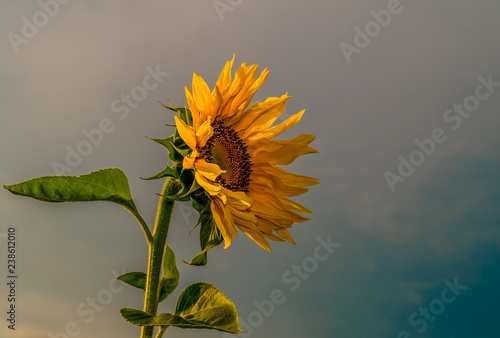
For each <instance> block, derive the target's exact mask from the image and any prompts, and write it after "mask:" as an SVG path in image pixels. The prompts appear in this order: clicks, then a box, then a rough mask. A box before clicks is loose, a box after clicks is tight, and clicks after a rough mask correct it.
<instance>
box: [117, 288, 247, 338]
mask: <svg viewBox="0 0 500 338" xmlns="http://www.w3.org/2000/svg"><path fill="white" fill-rule="evenodd" d="M120 314H121V315H122V317H123V319H125V320H126V321H127V322H129V323H132V324H134V325H138V326H177V327H180V328H185V329H188V328H191V329H214V330H219V331H224V332H229V333H240V332H243V330H241V329H240V328H239V320H238V312H237V310H236V307H235V306H234V304H233V303H232V302H231V301H230V300H229V298H227V297H226V295H224V293H222V291H220V290H219V289H217V288H216V287H215V286H214V285H212V284H208V283H202V282H200V283H194V284H191V285H189V286H188V287H186V289H184V291H182V293H181V294H180V295H179V298H178V299H177V304H176V306H175V314H170V313H162V314H160V315H158V316H153V315H151V314H149V313H146V312H144V311H140V310H136V309H130V308H123V309H120Z"/></svg>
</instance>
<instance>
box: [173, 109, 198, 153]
mask: <svg viewBox="0 0 500 338" xmlns="http://www.w3.org/2000/svg"><path fill="white" fill-rule="evenodd" d="M174 119H175V125H176V127H177V131H178V132H179V135H180V136H181V138H182V139H183V140H184V142H185V143H186V144H187V145H188V146H189V148H191V149H193V150H196V136H195V132H194V129H193V128H192V127H190V126H188V125H187V124H186V123H184V121H182V120H181V119H180V118H178V117H177V116H174Z"/></svg>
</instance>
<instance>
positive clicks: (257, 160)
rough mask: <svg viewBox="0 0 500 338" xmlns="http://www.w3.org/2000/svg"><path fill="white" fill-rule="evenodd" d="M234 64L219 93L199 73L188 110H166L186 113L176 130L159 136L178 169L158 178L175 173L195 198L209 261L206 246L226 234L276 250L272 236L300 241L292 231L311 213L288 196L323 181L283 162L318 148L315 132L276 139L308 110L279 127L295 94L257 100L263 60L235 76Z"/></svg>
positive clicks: (228, 238)
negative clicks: (240, 235) (314, 144)
mask: <svg viewBox="0 0 500 338" xmlns="http://www.w3.org/2000/svg"><path fill="white" fill-rule="evenodd" d="M233 62H234V56H233V59H232V60H231V61H228V62H227V63H226V65H225V67H224V69H223V70H222V73H221V75H220V77H219V79H218V81H217V83H216V84H215V86H214V88H213V89H212V90H210V89H209V87H208V85H207V84H206V83H205V81H204V80H203V79H202V78H201V77H200V76H199V75H197V74H194V76H193V83H192V89H189V88H188V87H186V88H185V91H186V97H187V102H188V106H189V109H188V108H186V107H184V108H175V107H167V108H169V109H171V110H175V111H176V112H177V113H178V114H179V116H175V124H176V133H175V135H174V136H172V137H170V138H168V139H165V140H156V141H158V142H160V143H162V144H163V145H165V146H166V147H167V148H168V149H169V151H170V155H169V157H170V159H171V160H172V161H174V167H173V168H169V167H168V166H167V168H166V169H165V170H164V171H163V172H162V173H160V174H158V175H156V176H155V178H157V177H160V176H166V175H169V174H172V175H175V176H176V177H177V178H179V179H181V180H182V179H183V185H184V186H185V189H184V193H183V195H182V198H187V196H190V198H191V199H192V200H193V205H194V206H195V208H196V209H197V210H198V211H200V213H201V216H200V221H199V222H198V223H201V225H202V229H201V236H205V237H207V233H208V234H209V236H208V237H209V238H208V239H206V240H205V243H203V239H202V248H203V249H204V252H202V254H205V259H206V250H208V249H209V248H210V247H213V246H215V245H218V244H220V243H221V242H222V239H223V240H224V242H225V246H224V248H227V247H228V246H229V245H230V244H231V241H232V239H233V237H237V236H238V230H239V231H241V232H243V233H244V234H245V235H247V236H248V237H250V238H251V239H253V240H254V241H255V242H256V243H257V244H258V245H260V246H261V247H262V248H264V249H266V250H269V251H271V247H270V246H269V243H268V241H267V240H273V241H281V242H283V241H285V240H287V241H288V242H290V243H291V244H295V242H294V240H293V238H292V236H291V235H290V233H289V232H288V228H290V227H291V226H292V225H293V224H296V223H300V222H304V221H306V220H308V218H306V217H303V216H301V215H299V214H306V215H311V214H312V212H311V211H310V210H308V209H307V208H305V207H303V206H302V205H300V204H298V203H296V202H294V201H292V200H290V199H289V197H292V196H297V195H300V194H303V193H305V192H306V191H308V189H307V187H308V186H311V185H314V184H317V183H318V180H317V179H315V178H312V177H307V176H303V175H296V174H292V173H290V172H288V171H286V170H284V169H283V168H281V167H279V165H288V164H290V163H292V162H293V161H294V160H295V159H296V158H297V157H299V156H301V155H304V154H309V153H316V152H318V151H317V150H315V149H314V148H312V147H310V146H309V144H310V143H311V142H312V141H313V140H314V139H315V136H313V135H309V134H302V135H299V136H297V137H295V138H293V139H290V140H275V139H274V137H275V136H277V135H279V134H281V133H282V132H284V131H286V130H288V129H290V128H291V127H293V126H294V125H296V124H297V122H299V120H300V119H301V117H302V115H303V114H304V110H303V111H301V112H298V113H296V114H295V115H293V116H291V117H289V118H288V119H286V120H285V121H283V122H282V123H279V124H275V125H273V124H274V123H275V121H276V120H277V119H278V118H279V117H280V115H281V114H282V113H283V112H284V110H285V106H286V101H287V100H288V99H289V98H290V97H291V96H289V95H288V94H285V95H282V96H280V97H269V98H267V99H266V100H265V101H264V102H258V103H255V104H250V103H251V101H252V99H253V97H254V95H255V93H256V91H257V89H259V87H260V86H261V85H262V84H263V83H264V81H265V80H266V78H267V75H268V73H269V72H268V71H267V70H264V71H262V72H261V73H260V75H259V77H257V65H251V66H247V65H246V64H245V63H243V64H242V65H241V66H240V67H239V68H238V70H237V71H236V73H235V74H234V78H232V75H231V70H232V66H233ZM209 242H210V243H209ZM217 242H218V243H217ZM197 257H198V256H197ZM195 259H196V257H195Z"/></svg>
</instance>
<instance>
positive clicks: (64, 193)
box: [4, 168, 142, 219]
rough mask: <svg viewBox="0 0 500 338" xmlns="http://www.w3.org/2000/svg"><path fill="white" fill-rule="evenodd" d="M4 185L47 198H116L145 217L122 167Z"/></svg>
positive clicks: (40, 198) (127, 207) (44, 177)
mask: <svg viewBox="0 0 500 338" xmlns="http://www.w3.org/2000/svg"><path fill="white" fill-rule="evenodd" d="M4 188H5V189H7V190H9V191H10V192H11V193H13V194H16V195H22V196H27V197H32V198H35V199H37V200H40V201H45V202H55V203H58V202H88V201H109V202H114V203H117V204H119V205H121V206H123V207H124V208H126V209H127V210H128V211H130V212H131V213H132V214H133V215H134V216H135V217H136V218H137V219H142V217H141V216H140V214H139V212H138V211H137V208H136V206H135V204H134V202H133V200H132V195H131V193H130V188H129V185H128V180H127V176H125V174H124V173H123V171H121V170H120V169H118V168H108V169H101V170H99V171H94V172H92V173H90V174H87V175H81V176H43V177H40V178H34V179H31V180H28V181H25V182H22V183H19V184H13V185H4Z"/></svg>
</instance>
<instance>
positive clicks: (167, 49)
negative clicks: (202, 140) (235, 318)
mask: <svg viewBox="0 0 500 338" xmlns="http://www.w3.org/2000/svg"><path fill="white" fill-rule="evenodd" d="M0 7H1V11H0V13H1V14H0V18H1V20H0V34H1V35H3V38H2V40H1V41H2V46H1V49H0V53H1V59H0V60H1V61H0V73H1V79H2V80H1V82H0V86H1V88H0V89H1V90H0V98H1V100H0V104H1V115H0V131H1V133H0V135H1V143H0V155H1V167H0V181H1V182H2V183H4V184H13V183H18V182H21V181H24V180H27V179H30V178H33V177H38V176H42V175H54V174H57V173H58V174H70V175H81V174H86V173H89V172H91V171H94V170H97V169H100V168H107V167H119V168H121V169H122V170H123V171H124V172H125V173H126V174H127V176H128V178H129V182H130V186H131V190H132V194H133V196H134V200H135V202H136V204H137V206H138V208H139V210H140V211H141V213H142V214H143V216H144V218H145V219H146V221H147V222H149V223H153V221H154V215H155V212H156V206H157V198H158V196H157V195H156V194H157V193H158V192H160V189H161V185H162V182H160V181H143V180H141V179H140V177H147V176H148V175H149V176H150V175H152V174H154V173H156V172H157V171H159V170H161V169H162V168H163V167H164V165H165V162H166V153H165V151H164V149H163V148H162V147H161V146H159V145H157V144H155V143H154V142H151V141H149V140H148V139H147V138H146V137H145V136H149V137H155V138H163V137H167V136H169V135H170V134H171V133H172V129H169V127H166V126H165V124H169V123H172V122H173V115H172V113H171V112H169V111H167V110H165V109H164V108H163V107H161V105H160V104H159V101H161V102H164V103H166V102H167V101H168V100H170V101H171V102H172V103H173V104H175V105H179V106H181V105H182V104H183V103H184V102H186V98H185V96H184V86H185V85H189V86H190V84H191V81H192V75H193V72H196V73H198V74H200V75H201V76H202V77H203V78H204V79H205V80H206V81H207V83H208V84H209V86H211V87H212V86H213V84H214V83H215V81H216V80H217V78H218V75H219V73H220V71H221V70H222V67H223V65H224V63H225V62H226V61H227V60H229V59H231V58H232V56H233V54H235V55H236V60H235V65H239V64H241V63H243V62H246V63H247V64H258V65H259V67H260V69H261V70H263V69H264V68H268V69H269V70H270V74H269V77H268V80H267V81H266V83H265V84H264V85H263V86H262V88H261V89H260V90H259V92H258V93H257V95H256V97H255V99H256V100H264V99H265V98H267V97H269V96H281V95H283V94H284V93H285V92H288V93H289V94H290V95H292V96H293V97H292V98H291V99H290V100H289V101H288V105H287V109H286V112H285V115H286V116H289V115H292V114H294V113H296V112H298V111H300V110H302V109H306V114H305V115H304V117H303V119H302V121H301V122H300V123H299V125H298V126H297V127H295V128H294V129H293V130H291V131H289V132H287V133H286V134H285V135H284V137H287V138H291V137H294V136H296V135H298V134H300V133H311V134H315V135H317V139H316V140H315V141H314V143H313V146H314V147H316V148H317V149H318V150H319V151H320V154H312V155H306V156H303V157H302V158H299V159H298V160H297V161H296V162H294V163H293V164H292V165H291V166H290V167H291V168H289V169H290V170H291V171H293V172H296V173H300V174H304V175H308V176H314V177H318V178H319V179H320V180H321V184H319V185H317V186H314V187H312V188H311V190H310V192H309V193H307V194H306V195H303V196H300V197H297V198H296V199H295V200H296V201H298V202H300V203H302V204H304V205H306V206H307V207H309V208H310V209H312V210H313V211H314V212H315V214H314V216H312V218H311V220H310V221H309V222H307V223H303V224H300V225H297V226H296V227H294V228H293V229H292V230H291V233H292V235H293V236H294V238H295V239H296V242H297V245H296V246H291V245H288V244H284V243H272V248H273V251H274V252H273V253H269V252H266V251H264V250H262V249H261V248H259V247H258V246H257V245H255V243H253V242H252V241H251V240H250V239H248V238H246V237H244V236H240V237H239V238H238V239H237V240H235V241H233V244H232V245H231V247H230V248H228V249H226V250H223V249H222V247H218V248H216V249H214V250H212V251H211V252H210V253H209V263H208V265H207V266H206V267H189V266H185V265H183V264H182V263H181V262H180V260H179V261H178V264H179V269H180V273H181V280H180V286H179V288H178V290H176V292H175V293H174V295H173V296H171V297H170V298H169V299H168V300H167V301H165V302H164V303H162V304H161V305H160V311H162V312H171V311H173V307H174V305H175V299H176V298H177V295H178V294H179V293H180V291H181V290H182V288H183V287H184V286H186V285H188V284H189V283H192V282H196V281H206V282H210V283H213V284H215V285H216V286H217V287H218V288H220V289H221V290H222V291H223V292H224V293H225V294H226V295H227V296H228V297H229V298H231V299H232V301H233V302H234V303H235V305H236V307H237V308H238V312H239V316H240V320H241V327H242V328H245V329H246V333H245V334H241V335H239V336H235V337H246V338H248V337H260V338H267V337H269V338H270V337H293V338H300V337H339V338H343V337H395V338H403V337H497V336H498V332H499V329H498V323H497V317H498V305H497V304H498V302H499V301H500V291H499V289H498V280H499V278H500V274H499V273H498V271H499V267H500V252H499V249H500V246H499V241H500V228H499V227H500V170H499V169H500V156H499V152H498V147H499V145H500V134H499V132H498V130H499V127H500V117H499V113H500V112H499V107H500V66H499V63H498V60H499V59H498V56H499V55H500V21H499V20H498V13H499V11H500V4H499V3H498V2H494V1H485V0H484V1H474V2H471V1H465V0H455V1H452V0H442V1H432V2H424V1H411V0H402V1H401V2H399V1H394V0H391V1H386V0H384V1H379V0H376V1H367V0H364V1H347V0H338V1H308V2H305V1H298V0H288V1H285V0H279V1H264V0H246V1H245V0H216V1H213V0H189V1H186V0H184V1H179V0H178V1H115V0H110V1H93V0H89V1H67V0H65V1H63V0H59V2H56V1H55V0H52V1H51V0H41V1H40V2H34V1H29V2H28V1H16V2H2V4H1V5H0ZM148 74H155V75H154V76H148ZM145 78H147V80H146V81H145V80H144V79H145ZM286 116H285V117H286ZM95 129H102V130H104V131H105V132H103V133H102V135H103V137H102V139H101V140H100V141H99V142H95V143H96V144H94V145H92V147H91V148H90V149H89V148H88V147H87V148H85V146H83V145H82V144H84V143H82V142H83V141H85V140H87V139H88V136H86V135H89V134H92V132H93V131H94V130H95ZM87 144H90V143H87ZM78 151H79V152H80V155H75V153H76V154H78V153H77V152H78ZM71 154H73V155H71ZM77 156H78V157H77ZM61 168H62V169H61ZM0 215H1V219H0V241H1V242H0V246H1V248H2V249H1V251H0V252H1V253H0V271H1V272H0V285H1V286H0V309H1V311H0V312H1V313H3V315H2V321H1V323H2V324H1V326H0V332H1V333H0V336H2V337H36V338H38V337H39V338H45V337H59V338H61V337H62V338H64V337H80V338H86V337H127V338H128V337H130V338H132V337H138V336H139V329H138V328H137V327H134V326H132V325H131V324H128V323H126V322H124V321H123V319H122V318H121V317H120V315H119V309H120V308H122V307H136V308H142V302H143V294H142V292H141V291H139V290H137V289H132V288H130V287H128V286H125V285H120V284H119V283H118V282H113V278H114V276H115V275H116V274H119V273H120V274H121V273H123V272H128V271H144V270H145V269H146V263H147V246H146V243H145V240H144V238H143V236H142V233H141V231H140V228H139V226H138V225H137V223H136V222H135V220H134V219H133V218H132V217H130V215H129V214H128V213H127V212H126V211H124V209H122V208H120V207H118V206H116V205H113V204H110V203H105V202H99V203H74V204H72V203H68V204H49V203H42V202H39V201H36V200H32V199H27V198H23V197H19V196H14V195H11V194H10V193H8V192H7V191H6V190H2V191H0ZM194 221H195V218H194V215H193V214H192V213H191V212H190V209H189V208H188V207H187V206H183V205H177V206H176V208H175V211H174V215H173V223H172V225H171V228H170V235H169V239H168V242H169V244H170V245H171V246H172V248H173V249H174V250H175V252H176V255H177V257H178V258H182V259H185V260H189V259H190V258H192V257H193V256H194V255H195V254H197V253H198V250H199V248H198V237H197V233H196V232H194V233H193V234H191V235H189V234H188V232H189V229H190V228H191V226H192V225H193V222H194ZM9 228H15V231H16V238H17V242H16V243H17V258H16V259H17V274H18V279H17V289H16V291H17V302H16V311H17V312H16V315H17V317H16V318H17V321H16V330H15V331H12V330H9V329H7V328H6V314H5V313H6V311H7V310H8V306H9V303H8V301H7V291H8V288H7V282H8V279H7V277H6V276H7V272H6V269H7V251H6V243H7V240H6V235H7V232H8V229H9ZM328 242H330V243H333V244H334V245H332V246H328V245H327V247H328V248H329V251H327V249H325V248H323V247H321V243H328ZM318 246H320V249H317V248H318ZM318 253H319V254H318ZM321 255H322V256H321ZM318 258H321V259H318ZM297 267H300V268H301V272H297V271H298V270H297V269H298V268H297ZM275 290H279V291H278V293H280V294H282V297H281V298H280V299H279V302H278V303H277V304H274V305H273V308H272V309H270V308H267V310H266V309H265V308H264V309H263V308H262V304H269V302H268V301H269V300H270V299H272V298H273V297H272V296H271V294H272V293H273V292H274V293H275V294H276V292H275ZM93 299H94V301H97V303H95V306H94V307H92V306H91V305H90V304H91V302H92V300H93ZM65 331H66V332H65ZM64 332H65V333H64ZM166 336H167V337H186V338H187V337H223V334H222V333H221V332H218V331H199V330H194V331H189V330H182V329H177V328H170V329H169V330H168V331H167V334H166Z"/></svg>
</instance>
